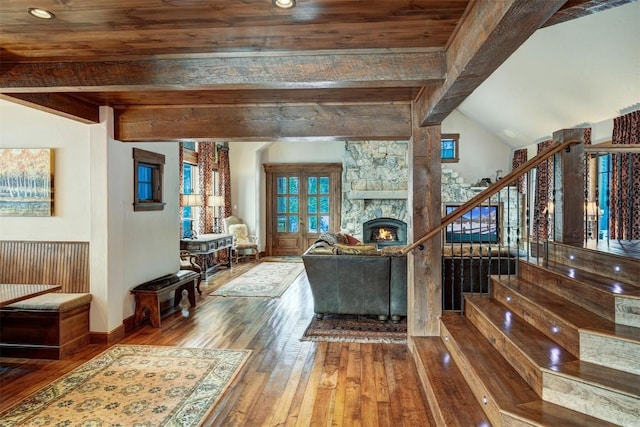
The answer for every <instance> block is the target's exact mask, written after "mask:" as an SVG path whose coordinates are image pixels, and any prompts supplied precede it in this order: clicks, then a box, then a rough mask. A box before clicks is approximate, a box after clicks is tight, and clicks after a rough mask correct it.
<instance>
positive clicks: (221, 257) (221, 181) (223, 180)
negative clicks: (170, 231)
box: [216, 144, 231, 264]
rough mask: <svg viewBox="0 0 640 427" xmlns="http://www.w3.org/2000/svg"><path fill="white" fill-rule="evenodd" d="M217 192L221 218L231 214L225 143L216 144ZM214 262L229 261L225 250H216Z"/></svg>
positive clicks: (227, 154)
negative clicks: (220, 197)
mask: <svg viewBox="0 0 640 427" xmlns="http://www.w3.org/2000/svg"><path fill="white" fill-rule="evenodd" d="M218 194H219V195H220V196H222V199H223V200H224V206H223V207H222V218H226V217H228V216H231V168H230V167H229V147H228V146H227V145H226V144H225V145H218ZM225 232H226V230H225ZM216 262H217V263H219V264H226V263H227V262H229V258H228V257H227V252H226V251H218V252H216Z"/></svg>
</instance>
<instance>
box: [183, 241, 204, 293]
mask: <svg viewBox="0 0 640 427" xmlns="http://www.w3.org/2000/svg"><path fill="white" fill-rule="evenodd" d="M196 260H197V258H196V256H195V255H192V254H190V253H189V252H188V251H180V270H191V271H195V272H196V273H198V274H199V276H198V283H197V284H196V289H198V293H199V294H200V295H202V291H201V290H200V282H202V267H200V265H199V264H198V263H196Z"/></svg>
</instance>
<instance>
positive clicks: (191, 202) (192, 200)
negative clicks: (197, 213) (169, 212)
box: [181, 194, 202, 206]
mask: <svg viewBox="0 0 640 427" xmlns="http://www.w3.org/2000/svg"><path fill="white" fill-rule="evenodd" d="M181 197H182V206H202V196H200V195H199V194H182V195H181Z"/></svg>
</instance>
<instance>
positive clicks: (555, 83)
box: [458, 2, 640, 148]
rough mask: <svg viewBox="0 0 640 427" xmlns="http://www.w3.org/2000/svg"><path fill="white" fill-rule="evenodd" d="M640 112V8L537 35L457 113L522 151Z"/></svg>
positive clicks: (628, 6) (630, 6)
mask: <svg viewBox="0 0 640 427" xmlns="http://www.w3.org/2000/svg"><path fill="white" fill-rule="evenodd" d="M630 107H633V108H631V109H630ZM638 108H640V2H633V3H629V4H626V5H624V6H619V7H615V8H613V9H610V10H607V11H604V12H598V13H596V14H594V15H590V16H585V17H582V18H578V19H574V20H572V21H568V22H565V23H562V24H558V25H554V26H551V27H548V28H543V29H540V30H538V31H537V32H536V33H534V34H533V35H532V36H531V37H530V38H529V40H527V41H526V42H525V43H524V44H523V45H522V46H521V47H520V48H519V49H518V50H517V51H516V52H514V54H513V55H511V57H510V58H508V59H507V61H505V62H504V63H503V64H502V65H501V66H500V68H498V69H497V70H496V71H495V72H494V73H493V74H492V75H491V76H490V77H489V78H488V79H487V80H486V81H485V82H484V83H482V85H480V86H479V87H478V88H477V89H476V90H475V91H474V92H473V93H472V94H471V96H469V97H468V98H467V99H466V100H465V101H464V102H462V104H461V105H460V106H459V107H458V109H459V110H460V112H462V113H463V114H464V115H466V116H467V117H469V118H470V119H472V120H474V121H476V122H477V123H479V124H480V125H482V126H484V127H485V128H486V129H487V130H489V131H490V132H491V133H493V134H495V135H496V136H497V137H498V138H500V139H501V140H502V141H504V142H505V143H507V144H509V145H511V146H513V147H515V148H520V147H524V146H528V145H531V144H533V143H535V142H538V141H540V140H543V139H547V137H550V136H551V135H552V133H553V132H554V131H556V130H559V129H566V128H571V127H575V126H578V125H581V124H585V123H598V122H602V121H604V120H610V119H612V118H613V117H616V116H619V115H621V111H622V114H624V113H626V112H629V111H632V110H634V109H638ZM627 110H629V111H627ZM505 130H509V131H511V132H513V134H514V135H515V136H513V137H509V136H507V135H506V134H505Z"/></svg>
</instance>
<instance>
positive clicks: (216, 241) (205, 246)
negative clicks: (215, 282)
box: [180, 233, 233, 280]
mask: <svg viewBox="0 0 640 427" xmlns="http://www.w3.org/2000/svg"><path fill="white" fill-rule="evenodd" d="M232 245H233V235H232V234H224V233H218V234H201V235H199V236H198V238H196V239H181V240H180V250H182V251H187V252H189V253H190V254H193V255H208V254H212V253H215V252H218V251H221V250H226V251H227V263H226V264H217V263H213V264H212V265H208V263H207V257H206V256H203V257H202V265H201V267H202V279H203V280H207V274H208V273H209V271H215V270H216V269H217V268H219V267H227V268H231V246H232Z"/></svg>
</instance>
